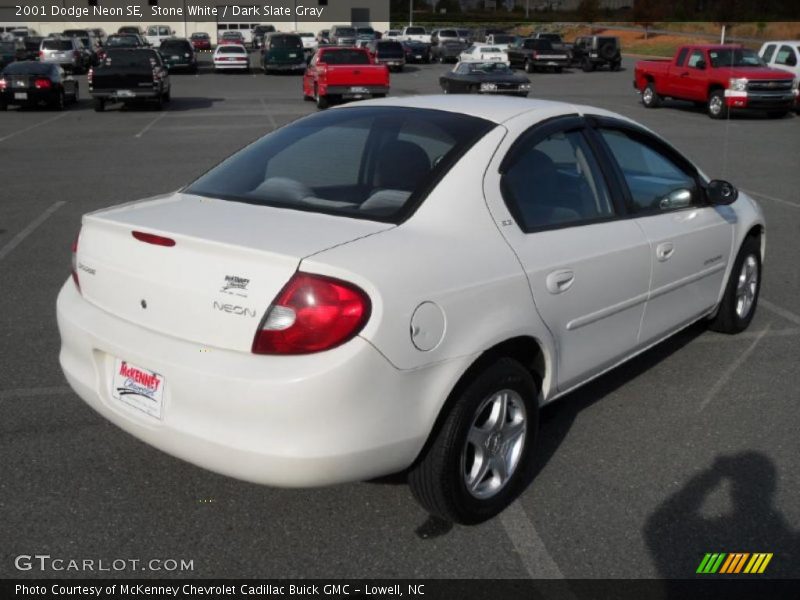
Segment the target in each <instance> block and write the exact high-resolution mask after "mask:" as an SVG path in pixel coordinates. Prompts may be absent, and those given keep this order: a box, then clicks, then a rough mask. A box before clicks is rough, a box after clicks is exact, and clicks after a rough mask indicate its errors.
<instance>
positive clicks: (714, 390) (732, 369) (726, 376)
mask: <svg viewBox="0 0 800 600" xmlns="http://www.w3.org/2000/svg"><path fill="white" fill-rule="evenodd" d="M769 328H770V325H767V326H766V327H765V328H764V329H762V330H761V331H760V332H759V334H758V335H757V336H756V339H754V340H753V343H752V344H750V345H749V346H748V347H747V350H745V351H744V352H742V353H741V354H740V355H739V356H737V357H736V360H734V361H733V362H732V363H731V364H730V365H728V368H727V369H725V371H723V373H722V377H720V378H719V379H718V380H717V382H716V383H715V384H714V385H712V386H711V389H710V390H708V392H707V393H706V395H705V397H704V398H703V401H702V402H700V408H698V412H699V411H701V410H703V409H705V408H706V407H707V406H708V405H709V404H710V403H711V401H712V400H713V399H714V396H716V395H717V394H718V393H719V391H720V390H721V389H722V387H723V386H724V385H725V384H726V383H728V380H730V378H731V377H732V376H733V374H734V373H736V371H737V370H738V369H739V367H741V366H742V363H743V362H744V361H745V360H747V357H748V356H750V355H751V354H752V353H753V350H755V349H756V346H758V343H759V342H760V341H761V339H762V338H763V337H764V336H765V335H767V332H768V331H769Z"/></svg>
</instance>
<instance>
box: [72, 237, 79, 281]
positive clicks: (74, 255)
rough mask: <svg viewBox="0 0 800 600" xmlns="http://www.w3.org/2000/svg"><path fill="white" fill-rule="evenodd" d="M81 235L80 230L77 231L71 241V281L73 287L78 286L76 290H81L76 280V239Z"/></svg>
mask: <svg viewBox="0 0 800 600" xmlns="http://www.w3.org/2000/svg"><path fill="white" fill-rule="evenodd" d="M80 237H81V232H80V231H78V235H76V236H75V240H74V241H73V242H72V281H74V282H75V287H77V288H78V291H79V292H80V291H81V282H80V281H78V240H79V239H80Z"/></svg>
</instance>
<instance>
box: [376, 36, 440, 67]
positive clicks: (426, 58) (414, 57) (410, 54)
mask: <svg viewBox="0 0 800 600" xmlns="http://www.w3.org/2000/svg"><path fill="white" fill-rule="evenodd" d="M384 41H389V40H384ZM400 43H401V44H402V46H403V52H405V56H406V64H409V63H430V62H431V61H432V60H433V57H432V55H431V45H430V44H426V43H425V42H416V41H414V40H410V41H407V42H400Z"/></svg>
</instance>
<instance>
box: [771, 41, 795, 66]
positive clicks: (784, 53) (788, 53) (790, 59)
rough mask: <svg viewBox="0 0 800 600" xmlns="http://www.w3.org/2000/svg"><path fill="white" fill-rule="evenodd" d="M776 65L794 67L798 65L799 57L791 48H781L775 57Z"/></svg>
mask: <svg viewBox="0 0 800 600" xmlns="http://www.w3.org/2000/svg"><path fill="white" fill-rule="evenodd" d="M775 64H776V65H786V66H787V67H794V66H796V65H797V56H795V53H794V50H792V47H791V46H781V49H780V50H778V55H777V56H776V57H775Z"/></svg>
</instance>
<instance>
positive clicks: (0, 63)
mask: <svg viewBox="0 0 800 600" xmlns="http://www.w3.org/2000/svg"><path fill="white" fill-rule="evenodd" d="M25 54H26V52H25V44H24V43H23V42H22V40H18V39H16V38H11V39H9V40H6V41H0V69H2V68H3V67H5V66H6V65H9V64H11V63H12V62H14V61H17V60H22V59H23V58H25Z"/></svg>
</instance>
